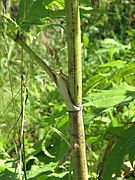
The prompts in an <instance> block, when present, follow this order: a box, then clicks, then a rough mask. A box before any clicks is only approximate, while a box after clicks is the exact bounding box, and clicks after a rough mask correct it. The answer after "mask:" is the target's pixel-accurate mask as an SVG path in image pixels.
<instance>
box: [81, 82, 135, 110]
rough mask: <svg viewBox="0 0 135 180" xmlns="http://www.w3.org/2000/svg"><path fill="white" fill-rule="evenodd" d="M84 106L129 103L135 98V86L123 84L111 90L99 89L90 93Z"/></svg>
mask: <svg viewBox="0 0 135 180" xmlns="http://www.w3.org/2000/svg"><path fill="white" fill-rule="evenodd" d="M85 99H86V100H87V102H86V103H84V104H83V106H94V107H96V108H108V107H112V106H115V105H117V104H121V103H122V104H123V103H124V104H125V103H129V102H130V101H132V100H133V99H135V87H133V86H129V85H126V84H122V85H121V86H118V87H115V88H113V89H110V90H98V91H96V92H94V93H89V94H88V96H87V97H86V98H85Z"/></svg>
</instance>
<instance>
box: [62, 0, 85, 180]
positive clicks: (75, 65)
mask: <svg viewBox="0 0 135 180" xmlns="http://www.w3.org/2000/svg"><path fill="white" fill-rule="evenodd" d="M78 3H79V1H78V0H65V9H66V25H67V43H68V78H69V92H70V95H71V98H72V101H73V103H74V104H75V105H76V106H77V107H79V106H80V107H82V62H81V32H80V13H79V4H78ZM69 122H70V132H71V133H70V135H71V143H72V144H73V145H74V146H75V148H74V150H73V153H72V166H73V179H74V180H87V179H88V170H87V162H86V148H85V135H84V124H83V116H82V108H80V110H78V111H73V112H69Z"/></svg>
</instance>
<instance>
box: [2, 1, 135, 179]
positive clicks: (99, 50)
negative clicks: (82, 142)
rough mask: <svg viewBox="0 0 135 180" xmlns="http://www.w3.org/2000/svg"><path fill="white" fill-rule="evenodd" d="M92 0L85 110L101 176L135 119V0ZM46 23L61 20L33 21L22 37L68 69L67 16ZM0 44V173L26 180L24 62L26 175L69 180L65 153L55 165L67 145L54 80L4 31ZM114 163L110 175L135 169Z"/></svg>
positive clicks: (91, 164)
mask: <svg viewBox="0 0 135 180" xmlns="http://www.w3.org/2000/svg"><path fill="white" fill-rule="evenodd" d="M59 2H60V1H59ZM82 2H83V1H82ZM95 2H97V3H93V1H91V2H90V4H89V6H90V7H92V8H93V10H92V11H91V13H83V12H82V14H81V29H82V63H83V77H82V78H83V115H84V124H85V134H86V143H87V160H88V169H89V177H90V179H93V180H94V179H95V180H96V179H98V176H99V178H100V175H102V173H103V168H104V163H105V161H106V159H107V156H106V155H107V154H108V152H110V151H111V149H112V147H113V145H114V144H115V143H116V142H117V139H118V138H119V137H121V136H122V135H123V133H124V132H125V130H127V129H128V128H130V127H131V126H133V125H134V123H135V101H134V99H135V55H134V51H135V40H134V39H135V11H134V7H135V4H134V2H133V1H131V0H130V1H124V0H123V1H121V0H113V1H111V0H110V1H107V0H101V1H99V2H98V1H95ZM0 3H1V2H0ZM10 6H11V7H10ZM10 6H9V7H8V9H7V10H8V11H9V12H10V13H11V14H12V16H13V17H14V18H15V17H16V14H17V11H18V2H17V1H12V3H11V5H10ZM87 6H88V5H87ZM84 7H85V8H86V5H84ZM11 10H12V11H11ZM47 22H48V24H55V25H57V26H47V28H46V27H44V28H43V29H42V30H41V27H40V26H37V27H34V26H33V27H31V28H30V32H28V34H27V35H26V34H25V32H24V38H25V40H26V42H27V43H28V45H29V46H30V47H31V48H32V49H33V50H34V51H35V52H36V53H37V54H39V56H40V57H41V58H42V59H43V60H45V61H46V62H47V63H48V64H49V65H50V66H51V67H52V68H53V69H55V70H56V71H59V70H61V69H62V71H63V72H64V73H66V74H67V46H66V37H65V30H64V28H62V27H65V22H64V21H63V19H54V20H48V21H47ZM48 27H49V28H48ZM3 28H4V27H3ZM0 47H1V48H0V99H1V101H0V112H1V114H0V137H1V138H0V179H3V180H4V179H12V180H13V179H17V178H18V176H19V177H21V178H22V179H24V175H23V171H21V174H20V175H19V174H18V171H19V168H20V167H19V160H20V156H19V153H20V127H21V121H20V113H21V69H22V68H21V66H22V67H23V83H24V87H26V89H27V96H28V99H27V102H26V105H25V106H26V107H25V125H24V134H25V138H24V143H25V155H26V170H27V178H28V179H29V180H36V179H37V180H44V179H50V180H54V179H63V180H64V179H65V180H67V179H68V176H69V174H70V172H69V170H70V165H69V161H68V159H67V161H66V162H65V163H64V164H62V165H61V166H60V167H59V168H58V167H57V165H58V162H59V161H61V160H62V158H63V157H64V155H65V154H66V152H67V151H68V150H69V145H68V143H67V142H66V141H69V133H68V113H67V112H66V107H65V105H64V103H63V101H62V99H61V97H60V96H59V93H58V92H57V90H56V88H55V85H54V84H53V83H52V82H51V81H50V78H49V77H48V76H47V75H46V74H45V72H44V71H43V70H42V69H41V68H40V67H38V65H37V64H36V63H35V62H33V60H32V59H30V57H29V56H28V55H27V54H26V53H25V52H23V51H22V49H21V48H20V47H18V45H17V44H16V43H14V42H13V41H12V40H10V39H8V37H6V36H5V34H3V35H2V36H1V37H0ZM22 60H23V65H21V61H22ZM126 132H128V131H126ZM124 136H125V134H124ZM131 136H132V134H131ZM128 137H129V135H128ZM65 139H66V140H65ZM133 140H134V139H133ZM119 141H120V140H119ZM119 141H118V142H119ZM120 142H121V141H120ZM116 147H117V146H116ZM132 148H133V150H134V147H132ZM114 151H115V149H114ZM124 155H125V156H124ZM124 155H123V156H124V160H123V159H122V162H123V161H129V160H132V161H134V157H132V158H129V156H130V155H131V154H128V153H125V154H124ZM116 162H119V161H118V159H117V160H116ZM122 162H121V163H122ZM120 165H121V164H120ZM115 166H116V164H115ZM112 167H114V166H113V164H112ZM116 168H118V172H116V171H115V168H114V172H112V173H113V174H114V176H115V178H113V179H125V178H126V177H127V176H128V177H129V178H128V179H129V180H130V179H131V178H133V177H132V176H134V172H133V171H130V170H129V172H126V171H124V170H123V174H122V173H121V174H120V173H119V170H120V169H121V166H120V167H116ZM112 169H113V168H112ZM23 170H24V169H23ZM111 175H112V174H111ZM105 177H106V176H105ZM108 177H109V176H108ZM108 180H109V179H108Z"/></svg>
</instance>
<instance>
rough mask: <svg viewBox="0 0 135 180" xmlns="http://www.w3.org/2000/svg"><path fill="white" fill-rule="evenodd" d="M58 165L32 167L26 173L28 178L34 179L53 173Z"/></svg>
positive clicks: (51, 163)
mask: <svg viewBox="0 0 135 180" xmlns="http://www.w3.org/2000/svg"><path fill="white" fill-rule="evenodd" d="M57 164H58V163H53V162H50V163H49V164H46V165H44V166H43V167H40V166H37V165H33V166H32V168H31V170H30V171H29V172H28V178H29V179H34V178H38V177H40V176H41V175H42V174H43V173H45V172H48V173H49V172H53V171H54V169H55V168H56V166H57Z"/></svg>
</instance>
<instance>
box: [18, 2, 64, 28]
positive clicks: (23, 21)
mask: <svg viewBox="0 0 135 180" xmlns="http://www.w3.org/2000/svg"><path fill="white" fill-rule="evenodd" d="M60 2H61V1H59V3H60ZM50 3H53V4H55V5H56V6H57V7H58V2H57V1H52V0H48V1H46V0H37V1H33V0H29V1H27V3H26V4H25V2H24V0H21V1H20V5H19V13H18V17H17V23H18V24H19V26H21V28H23V29H25V30H29V28H30V26H31V25H41V24H44V23H45V22H47V20H48V19H50V18H51V19H56V18H60V17H63V16H64V14H65V13H64V10H63V9H58V10H54V9H53V8H49V7H48V5H49V4H50ZM50 7H52V6H50ZM59 7H61V8H62V7H63V6H60V5H59Z"/></svg>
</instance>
